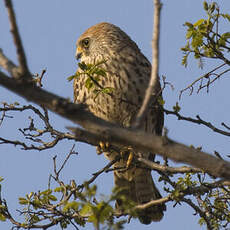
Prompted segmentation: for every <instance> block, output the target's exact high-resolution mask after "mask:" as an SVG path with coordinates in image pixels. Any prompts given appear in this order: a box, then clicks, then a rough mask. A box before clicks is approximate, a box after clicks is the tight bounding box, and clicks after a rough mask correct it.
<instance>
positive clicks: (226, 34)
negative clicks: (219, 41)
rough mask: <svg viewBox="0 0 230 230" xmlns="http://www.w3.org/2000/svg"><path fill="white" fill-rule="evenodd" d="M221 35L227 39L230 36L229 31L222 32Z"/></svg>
mask: <svg viewBox="0 0 230 230" xmlns="http://www.w3.org/2000/svg"><path fill="white" fill-rule="evenodd" d="M221 37H222V38H224V39H229V38H230V32H227V33H224V34H222V35H221Z"/></svg>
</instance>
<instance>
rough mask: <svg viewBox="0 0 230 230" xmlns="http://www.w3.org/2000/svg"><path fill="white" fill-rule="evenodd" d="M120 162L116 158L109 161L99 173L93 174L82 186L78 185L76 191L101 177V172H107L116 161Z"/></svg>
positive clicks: (118, 158)
mask: <svg viewBox="0 0 230 230" xmlns="http://www.w3.org/2000/svg"><path fill="white" fill-rule="evenodd" d="M119 160H120V157H119V156H117V157H116V158H115V159H114V160H112V161H110V162H109V163H108V164H107V165H106V166H105V167H104V168H102V169H100V170H99V171H97V172H95V173H93V176H92V178H91V179H89V180H87V181H85V182H84V184H82V185H79V186H78V187H77V188H78V189H81V188H84V186H85V185H86V184H87V185H89V184H91V183H92V182H94V181H95V180H96V178H97V177H98V176H99V175H101V174H102V173H103V172H105V171H106V170H108V169H109V168H110V167H111V166H112V165H114V164H115V163H116V162H117V161H119Z"/></svg>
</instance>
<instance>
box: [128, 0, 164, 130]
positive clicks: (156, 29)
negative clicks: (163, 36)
mask: <svg viewBox="0 0 230 230" xmlns="http://www.w3.org/2000/svg"><path fill="white" fill-rule="evenodd" d="M161 7H162V4H161V2H160V0H154V19H153V20H154V25H153V40H152V52H153V58H152V71H151V79H150V82H149V86H148V88H147V90H146V93H145V97H144V100H143V103H142V106H141V108H140V110H139V111H138V114H137V116H136V120H135V122H134V125H133V127H135V128H138V127H140V126H141V124H142V123H143V120H144V117H145V115H146V112H147V110H148V108H149V105H150V103H151V98H152V94H153V91H154V88H155V87H156V84H157V80H158V72H159V71H158V70H159V39H160V12H161Z"/></svg>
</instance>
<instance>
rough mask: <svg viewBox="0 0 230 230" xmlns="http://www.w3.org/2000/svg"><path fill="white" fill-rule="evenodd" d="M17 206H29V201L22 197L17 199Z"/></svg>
mask: <svg viewBox="0 0 230 230" xmlns="http://www.w3.org/2000/svg"><path fill="white" fill-rule="evenodd" d="M18 199H19V204H22V205H26V204H29V201H28V200H27V199H25V198H23V197H19V198H18Z"/></svg>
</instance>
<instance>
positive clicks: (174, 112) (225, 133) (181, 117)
mask: <svg viewBox="0 0 230 230" xmlns="http://www.w3.org/2000/svg"><path fill="white" fill-rule="evenodd" d="M164 112H165V113H166V114H171V115H175V116H176V117H177V119H178V120H184V121H189V122H193V123H195V124H198V125H204V126H206V127H208V128H210V129H211V130H213V131H214V132H216V133H220V134H222V135H225V136H228V137H229V136H230V132H226V131H224V130H222V129H218V128H217V127H215V126H214V125H212V123H211V122H207V121H204V120H203V119H201V118H200V116H199V115H196V118H197V119H194V118H191V117H185V116H182V115H180V114H179V113H178V112H176V111H170V110H167V109H164ZM221 125H223V123H221ZM223 126H224V125H223ZM224 127H225V128H226V126H224Z"/></svg>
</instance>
